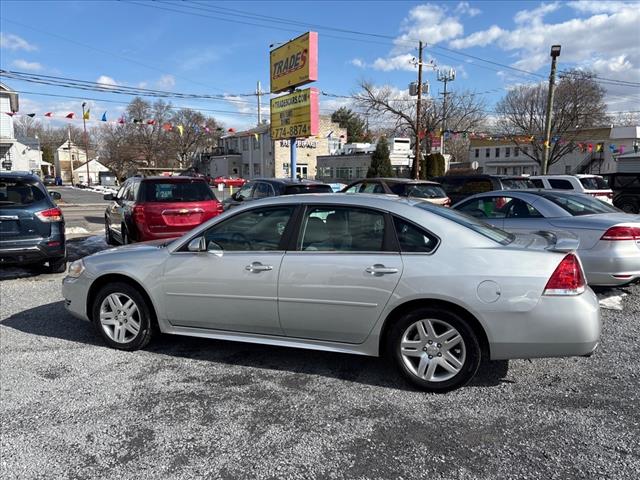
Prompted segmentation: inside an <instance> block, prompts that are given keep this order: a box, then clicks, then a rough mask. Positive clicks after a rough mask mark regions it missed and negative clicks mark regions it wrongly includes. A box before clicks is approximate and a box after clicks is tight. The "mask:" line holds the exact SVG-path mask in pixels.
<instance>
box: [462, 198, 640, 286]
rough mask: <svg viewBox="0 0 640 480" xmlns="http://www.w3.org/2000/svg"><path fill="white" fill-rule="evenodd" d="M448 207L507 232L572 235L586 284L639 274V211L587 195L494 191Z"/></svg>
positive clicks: (625, 279)
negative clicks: (620, 208)
mask: <svg viewBox="0 0 640 480" xmlns="http://www.w3.org/2000/svg"><path fill="white" fill-rule="evenodd" d="M453 208H455V209H456V210H459V211H461V212H464V213H467V214H469V215H472V216H474V217H476V218H479V219H481V220H484V221H485V222H487V223H490V224H491V225H493V226H495V227H498V228H501V229H504V230H507V231H509V232H515V233H535V232H540V231H549V232H554V233H560V234H564V232H569V233H570V234H573V235H575V236H576V237H578V239H579V241H580V246H579V248H578V254H579V256H580V260H581V261H582V266H583V267H584V270H585V273H586V275H587V281H588V282H589V284H590V285H594V286H619V285H624V284H626V283H630V282H633V281H635V280H638V279H639V278H640V215H632V214H628V213H624V212H621V211H620V210H618V209H617V208H615V207H613V206H611V205H609V204H607V203H604V202H602V201H600V200H597V199H595V198H593V197H591V196H589V195H584V194H579V193H568V192H557V191H549V190H519V191H508V192H505V191H499V192H498V191H496V192H487V193H481V194H478V195H474V196H472V197H469V198H467V199H465V200H464V201H462V202H460V203H458V204H456V205H454V206H453Z"/></svg>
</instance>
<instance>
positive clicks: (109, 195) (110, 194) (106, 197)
mask: <svg viewBox="0 0 640 480" xmlns="http://www.w3.org/2000/svg"><path fill="white" fill-rule="evenodd" d="M102 199H103V200H113V193H107V194H106V195H103V196H102Z"/></svg>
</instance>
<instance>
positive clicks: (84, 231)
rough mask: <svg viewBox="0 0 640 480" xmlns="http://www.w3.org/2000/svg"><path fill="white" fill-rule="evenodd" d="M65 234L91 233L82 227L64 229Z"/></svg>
mask: <svg viewBox="0 0 640 480" xmlns="http://www.w3.org/2000/svg"><path fill="white" fill-rule="evenodd" d="M64 233H66V234H67V235H69V234H71V233H89V230H87V229H86V228H82V227H67V228H65V229H64Z"/></svg>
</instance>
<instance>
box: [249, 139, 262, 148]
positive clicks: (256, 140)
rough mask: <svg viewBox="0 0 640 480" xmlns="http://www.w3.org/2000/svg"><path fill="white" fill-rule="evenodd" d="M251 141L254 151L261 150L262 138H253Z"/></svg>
mask: <svg viewBox="0 0 640 480" xmlns="http://www.w3.org/2000/svg"><path fill="white" fill-rule="evenodd" d="M251 141H252V142H253V149H254V150H260V137H258V138H256V137H253V138H252V139H251Z"/></svg>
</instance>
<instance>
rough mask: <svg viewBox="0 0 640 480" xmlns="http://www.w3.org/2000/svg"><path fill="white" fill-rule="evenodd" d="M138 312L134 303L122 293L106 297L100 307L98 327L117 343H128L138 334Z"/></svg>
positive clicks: (139, 319) (139, 320)
mask: <svg viewBox="0 0 640 480" xmlns="http://www.w3.org/2000/svg"><path fill="white" fill-rule="evenodd" d="M140 323H141V318H140V312H139V310H138V306H137V305H136V303H135V302H134V301H133V300H132V299H131V298H130V297H129V296H128V295H125V294H124V293H117V292H115V293H112V294H110V295H108V296H107V297H106V298H105V299H104V300H103V301H102V304H101V305H100V325H101V327H102V329H103V330H104V332H105V333H106V334H107V336H108V337H109V338H110V339H111V340H113V341H114V342H117V343H129V342H131V341H132V340H133V339H135V338H136V337H137V335H138V333H139V332H140Z"/></svg>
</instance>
